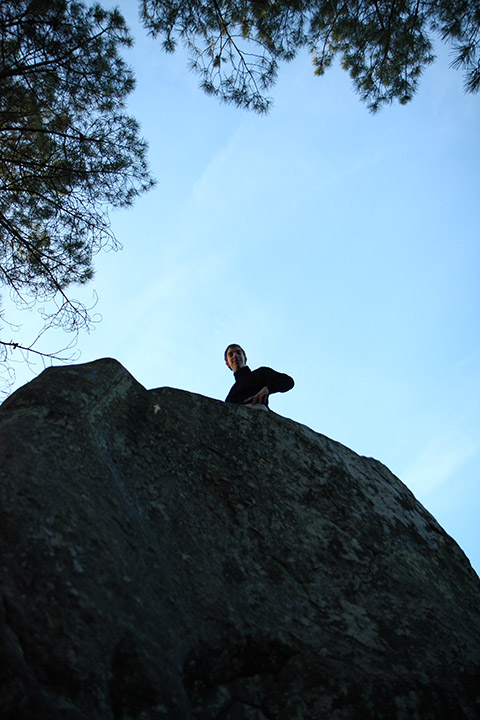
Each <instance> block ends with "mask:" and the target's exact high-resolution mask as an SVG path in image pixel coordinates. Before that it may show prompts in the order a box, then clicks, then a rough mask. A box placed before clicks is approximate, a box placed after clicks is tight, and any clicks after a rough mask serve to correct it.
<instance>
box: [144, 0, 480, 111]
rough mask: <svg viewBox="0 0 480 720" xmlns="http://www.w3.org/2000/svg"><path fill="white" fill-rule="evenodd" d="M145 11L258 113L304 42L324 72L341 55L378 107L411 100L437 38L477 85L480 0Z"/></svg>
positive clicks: (218, 89) (326, 0)
mask: <svg viewBox="0 0 480 720" xmlns="http://www.w3.org/2000/svg"><path fill="white" fill-rule="evenodd" d="M142 16H143V21H144V24H145V26H146V27H147V29H148V30H149V32H150V33H151V34H152V35H154V36H160V37H162V38H163V45H164V48H165V49H166V50H167V51H173V50H174V49H175V46H176V43H177V41H178V40H180V41H182V42H183V43H184V44H185V45H186V47H187V48H188V50H189V52H190V56H191V63H192V68H193V69H194V70H195V71H197V72H198V73H199V74H200V77H201V84H202V86H203V88H204V90H206V92H208V93H212V94H214V95H218V96H219V97H220V98H222V99H223V100H224V101H226V102H233V103H235V104H236V105H240V106H244V107H249V108H253V109H254V110H257V111H259V112H264V111H265V110H267V109H268V105H269V102H270V101H269V99H268V98H267V97H266V96H265V92H266V91H268V89H269V88H270V87H271V86H272V84H273V83H274V81H275V78H276V74H277V69H278V63H279V61H281V60H291V59H292V58H293V57H294V56H295V55H296V53H297V52H298V51H299V50H300V49H302V48H307V49H308V50H309V51H310V53H311V55H312V60H313V65H314V67H315V74H317V75H322V74H323V73H324V71H325V70H326V68H328V67H329V66H330V65H331V64H332V61H333V59H334V58H335V57H336V56H338V57H339V58H340V60H341V64H342V66H343V68H344V69H345V70H347V71H348V72H349V73H350V76H351V77H352V80H353V83H354V86H355V88H356V90H357V91H358V92H359V93H360V95H361V97H362V99H363V100H364V101H365V102H366V103H367V105H368V107H369V108H370V109H371V110H373V111H376V110H378V109H379V108H380V107H381V106H382V105H384V104H386V103H390V102H392V101H393V100H398V101H399V102H401V103H407V102H408V101H409V100H410V99H411V98H412V97H413V95H414V93H415V91H416V89H417V85H418V80H419V77H420V75H421V73H422V70H423V68H424V67H425V66H426V65H428V64H429V63H431V62H433V61H434V59H435V57H434V53H433V43H434V41H435V39H436V37H440V38H441V39H442V40H444V41H446V42H448V43H449V44H450V45H451V46H452V47H453V50H454V60H453V65H454V66H456V67H458V68H461V69H463V70H464V74H465V75H464V77H465V88H466V90H467V91H471V92H474V91H476V90H478V88H479V86H480V58H479V43H480V37H479V26H480V3H479V1H478V0H431V1H428V0H425V1H422V0H418V1H414V0H142Z"/></svg>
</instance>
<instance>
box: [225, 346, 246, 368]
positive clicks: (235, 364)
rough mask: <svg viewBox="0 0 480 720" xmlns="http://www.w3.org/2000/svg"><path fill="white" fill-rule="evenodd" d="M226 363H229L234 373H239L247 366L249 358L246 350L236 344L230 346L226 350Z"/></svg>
mask: <svg viewBox="0 0 480 720" xmlns="http://www.w3.org/2000/svg"><path fill="white" fill-rule="evenodd" d="M225 362H226V363H227V365H228V367H229V368H230V370H233V372H237V370H240V369H241V368H242V367H245V365H246V364H247V356H246V355H245V350H243V349H242V348H241V347H240V345H236V344H235V343H233V344H232V345H229V346H228V347H227V349H226V350H225Z"/></svg>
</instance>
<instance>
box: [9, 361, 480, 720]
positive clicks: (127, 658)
mask: <svg viewBox="0 0 480 720" xmlns="http://www.w3.org/2000/svg"><path fill="white" fill-rule="evenodd" d="M0 560H1V576H0V583H1V584H0V592H1V601H0V717H1V718H2V720H323V719H325V720H368V719H369V718H370V719H372V720H456V719H457V718H459V719H460V718H464V719H465V720H477V719H478V718H479V717H480V581H479V579H478V577H477V575H476V574H475V573H474V571H473V570H472V568H471V566H470V564H469V562H468V560H467V559H466V557H465V555H464V554H463V553H462V551H461V550H460V548H459V547H458V546H457V544H456V543H455V542H454V541H453V540H452V538H450V537H449V536H448V535H447V534H446V533H445V532H444V531H443V530H442V528H441V527H440V526H439V525H438V523H437V522H436V521H435V519H434V518H433V517H432V516H431V515H430V514H429V513H428V512H427V511H426V510H425V509H424V508H423V507H422V505H421V504H420V503H419V502H417V500H416V499H415V497H414V496H413V495H412V493H411V492H410V491H409V490H408V489H407V488H406V487H405V486H404V485H403V484H402V482H401V481H400V480H399V479H398V478H396V477H395V476H394V475H392V473H391V472H390V471H389V470H388V469H387V468H386V467H385V466H384V465H382V464H381V463H380V462H378V461H376V460H373V459H371V458H365V457H360V456H358V455H356V454H355V453H354V452H352V451H351V450H349V449H348V448H346V447H344V446H342V445H340V444H339V443H337V442H335V441H333V440H330V439H328V438H327V437H325V436H323V435H320V434H318V433H315V432H313V431H312V430H310V429H308V428H307V427H305V426H303V425H300V424H298V423H295V422H293V421H291V420H288V419H285V418H283V417H281V416H279V415H277V414H275V413H273V412H266V411H262V410H258V409H254V408H248V407H240V406H235V405H226V404H224V403H223V402H220V401H217V400H212V399H209V398H206V397H203V396H200V395H196V394H193V393H189V392H185V391H181V390H175V389H171V388H160V389H155V390H149V391H147V390H146V389H145V388H144V387H143V386H141V385H140V384H139V383H138V382H136V381H135V379H134V378H133V377H132V376H131V375H130V374H129V373H128V372H127V371H126V370H125V369H124V368H123V367H122V366H121V365H120V364H119V363H117V362H116V361H114V360H111V359H103V360H98V361H96V362H93V363H87V364H84V365H76V366H69V367H61V368H50V369H48V370H46V371H44V372H43V373H42V374H41V375H40V376H39V377H38V378H36V379H35V380H33V381H32V382H31V383H29V384H28V385H26V386H24V387H23V388H21V389H20V390H18V391H17V392H15V393H14V394H13V395H12V396H11V397H10V398H8V399H7V400H6V401H5V402H4V404H3V405H2V406H1V408H0Z"/></svg>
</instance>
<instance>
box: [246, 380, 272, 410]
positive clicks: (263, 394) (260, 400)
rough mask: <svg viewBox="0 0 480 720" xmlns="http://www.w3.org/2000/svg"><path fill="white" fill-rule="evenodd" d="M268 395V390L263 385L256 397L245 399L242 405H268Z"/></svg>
mask: <svg viewBox="0 0 480 720" xmlns="http://www.w3.org/2000/svg"><path fill="white" fill-rule="evenodd" d="M269 395H270V390H269V389H268V387H267V386H266V385H265V387H263V388H262V389H261V390H259V391H258V392H257V393H256V395H252V397H249V398H247V399H246V400H244V403H245V404H246V405H268V396H269Z"/></svg>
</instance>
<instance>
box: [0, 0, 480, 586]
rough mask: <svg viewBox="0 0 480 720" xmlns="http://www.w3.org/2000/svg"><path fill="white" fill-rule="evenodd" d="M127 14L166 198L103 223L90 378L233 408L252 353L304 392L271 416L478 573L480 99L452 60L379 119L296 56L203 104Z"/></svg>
mask: <svg viewBox="0 0 480 720" xmlns="http://www.w3.org/2000/svg"><path fill="white" fill-rule="evenodd" d="M121 7H122V11H123V12H124V14H125V16H126V18H127V21H128V23H129V25H130V27H131V28H132V31H133V33H134V35H135V37H136V45H135V47H134V48H133V50H130V51H127V52H126V57H127V59H128V61H129V62H130V64H131V65H132V66H133V67H134V70H135V73H136V75H137V89H136V91H135V93H134V94H133V95H132V97H131V100H130V103H129V109H130V112H131V114H132V115H134V116H135V117H137V119H138V120H139V121H140V123H141V127H142V134H143V135H144V137H145V138H146V139H147V140H148V142H149V144H150V153H149V157H150V164H151V168H152V172H153V174H154V175H155V177H156V178H157V180H158V184H157V186H156V188H155V189H154V190H153V191H152V192H150V193H149V194H148V195H145V196H144V197H142V198H141V199H140V200H139V201H138V202H137V203H136V204H135V206H134V207H133V209H130V210H128V211H121V212H114V213H112V223H113V228H114V230H115V233H116V235H117V237H118V239H119V240H120V241H121V242H122V244H123V245H124V249H123V251H122V252H119V253H113V252H110V253H102V254H100V255H99V256H98V257H97V260H96V276H95V280H94V281H93V283H92V284H91V285H90V286H88V287H87V288H86V289H81V290H80V289H79V290H77V289H72V293H71V294H72V295H73V296H74V297H81V298H82V299H85V300H86V302H87V303H88V302H89V301H90V300H91V298H92V293H93V290H95V291H96V292H97V293H98V295H99V301H98V304H97V308H96V309H97V310H98V313H99V314H101V316H102V321H101V322H100V323H98V324H97V326H96V327H95V329H94V330H93V331H92V332H91V333H90V334H84V335H82V336H81V337H80V340H79V343H78V349H79V350H80V351H81V356H80V358H79V362H86V361H89V360H93V359H96V358H99V357H105V356H109V357H115V358H116V359H117V360H119V361H120V362H121V363H122V364H123V365H124V366H125V367H126V368H127V369H128V370H129V371H130V372H131V373H132V374H133V375H134V377H135V378H136V379H137V380H138V381H139V382H141V383H142V384H143V385H145V386H146V387H147V388H153V387H161V386H164V385H167V386H172V387H178V388H182V389H186V390H191V391H193V392H197V393H201V394H204V395H207V396H210V397H214V398H220V399H223V398H224V397H225V395H226V394H227V392H228V389H229V387H230V385H231V382H232V376H231V374H230V372H229V371H228V369H227V368H226V366H225V365H224V363H223V351H224V349H225V347H226V345H227V344H228V343H230V342H238V343H240V344H241V345H242V346H243V347H244V348H245V350H246V351H247V355H248V358H249V364H250V365H251V366H252V367H255V366H258V365H270V366H272V367H274V368H276V369H278V370H280V371H284V372H287V373H289V374H291V375H292V376H293V377H294V378H295V381H296V386H295V388H294V390H293V391H291V392H290V393H287V394H285V395H277V396H274V397H273V398H272V400H271V407H272V409H273V410H274V411H276V412H278V413H281V414H282V415H285V416H287V417H290V418H292V419H294V420H296V421H298V422H301V423H303V424H306V425H308V426H309V427H311V428H312V429H314V430H315V431H317V432H320V433H323V434H325V435H328V436H329V437H331V438H333V439H335V440H338V441H339V442H341V443H343V444H344V445H347V446H348V447H350V448H351V449H353V450H354V451H355V452H357V453H359V454H361V455H367V456H371V457H375V458H376V459H378V460H380V461H381V462H383V463H384V464H385V465H387V466H388V467H389V468H390V470H391V471H392V472H394V473H395V474H396V475H397V476H398V477H399V478H400V479H401V480H402V481H403V482H404V483H406V485H407V486H408V487H409V488H410V489H411V490H412V492H413V493H414V494H415V495H416V497H417V498H418V500H420V502H421V503H422V504H423V505H424V506H425V507H426V508H427V509H428V510H429V511H430V512H431V513H432V514H433V515H434V516H435V517H436V519H437V520H438V522H439V523H440V524H441V525H442V527H444V529H445V530H446V531H447V532H448V533H449V534H450V535H452V536H453V537H454V539H455V540H456V541H457V542H458V543H459V545H460V546H461V547H462V549H463V550H464V552H465V553H466V554H467V556H468V558H469V559H470V561H471V562H472V565H473V566H474V568H475V569H476V571H477V573H480V523H479V522H478V518H479V516H480V491H479V483H478V476H479V469H480V332H479V331H480V324H479V320H478V318H479V309H480V308H479V306H480V289H479V288H480V283H479V279H480V278H479V275H480V257H479V256H480V249H479V248H480V242H479V240H480V231H479V224H478V204H479V195H480V193H479V190H480V182H479V180H480V171H479V167H480V134H479V125H480V123H479V120H480V97H479V96H478V95H477V96H471V95H465V94H464V93H463V89H462V86H463V83H462V78H461V75H460V73H458V72H457V71H454V70H452V69H450V67H449V61H450V58H449V54H448V50H445V49H443V48H441V47H440V48H439V53H440V58H439V61H438V62H437V63H436V64H435V65H433V66H431V67H430V68H428V70H427V71H426V72H425V74H424V76H423V78H422V81H421V86H420V90H419V93H418V94H417V96H416V97H415V98H414V100H413V101H412V103H410V104H409V105H408V106H406V107H401V106H398V105H393V106H390V107H387V108H385V109H383V110H382V111H381V112H380V113H379V114H377V115H371V114H370V113H369V112H368V111H367V109H366V108H365V106H364V105H363V104H362V103H361V102H360V100H359V98H358V96H357V95H356V94H355V93H354V91H353V89H352V85H351V81H350V79H349V77H348V75H347V74H346V73H344V72H343V71H342V70H340V69H339V68H338V67H334V68H332V69H331V70H330V71H328V72H327V74H326V75H325V76H324V77H322V78H315V77H314V76H313V71H312V67H311V63H310V60H309V58H308V57H307V56H306V55H305V56H302V57H299V58H298V59H297V60H296V61H294V62H293V63H290V64H289V65H284V66H283V67H282V68H281V70H280V73H279V80H278V83H277V85H276V86H275V88H274V89H273V90H272V92H271V95H272V97H273V99H274V104H273V107H272V109H271V111H270V113H269V114H268V115H267V116H257V115H253V114H252V113H248V112H247V111H244V110H239V109H236V108H233V107H230V106H225V105H222V104H220V103H219V102H218V101H217V100H216V99H214V98H211V97H207V96H205V95H204V94H203V93H202V92H201V91H200V90H199V89H198V79H197V77H196V76H194V75H192V74H191V73H190V72H189V71H188V69H187V60H186V57H185V55H184V54H183V52H179V53H178V54H175V55H165V54H163V53H162V51H161V49H160V43H159V42H155V41H152V40H150V39H148V38H147V36H146V34H145V33H144V31H143V30H142V29H140V28H138V23H137V19H136V3H133V2H128V3H127V2H124V3H123V4H121ZM4 305H8V300H6V299H4ZM34 319H35V313H30V314H29V315H28V318H27V319H26V321H25V331H24V332H30V333H33V332H34V322H35V320H34ZM14 339H16V338H15V337H14ZM22 339H25V335H23V336H22ZM64 342H65V338H64V336H63V335H62V334H58V335H56V334H55V333H54V334H53V336H51V337H50V338H48V337H47V338H46V339H45V345H44V346H45V349H51V348H52V347H61V346H62V344H64ZM15 369H16V373H17V381H16V384H15V387H18V386H20V385H22V384H23V383H25V382H27V381H28V380H30V379H31V377H32V373H31V372H30V371H29V370H28V369H27V368H25V367H24V366H22V365H21V364H17V365H16V368H15ZM41 369H42V365H41V364H38V365H36V366H35V367H34V373H37V372H40V371H41Z"/></svg>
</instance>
